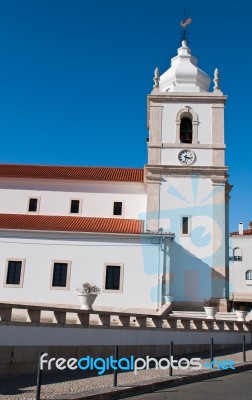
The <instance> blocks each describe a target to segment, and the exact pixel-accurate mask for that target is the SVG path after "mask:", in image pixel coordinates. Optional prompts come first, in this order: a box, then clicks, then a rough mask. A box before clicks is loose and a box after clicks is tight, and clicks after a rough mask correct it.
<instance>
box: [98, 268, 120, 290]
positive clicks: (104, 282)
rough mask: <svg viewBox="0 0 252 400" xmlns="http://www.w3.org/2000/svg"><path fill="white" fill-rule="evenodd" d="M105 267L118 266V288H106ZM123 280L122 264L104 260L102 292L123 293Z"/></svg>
mask: <svg viewBox="0 0 252 400" xmlns="http://www.w3.org/2000/svg"><path fill="white" fill-rule="evenodd" d="M107 267H120V278H119V289H106V275H107ZM123 280H124V264H123V263H111V262H105V263H104V266H103V280H102V292H103V293H123Z"/></svg>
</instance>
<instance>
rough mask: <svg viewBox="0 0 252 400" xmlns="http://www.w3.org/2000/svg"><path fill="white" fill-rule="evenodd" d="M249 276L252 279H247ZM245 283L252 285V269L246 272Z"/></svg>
mask: <svg viewBox="0 0 252 400" xmlns="http://www.w3.org/2000/svg"><path fill="white" fill-rule="evenodd" d="M247 274H248V275H249V276H250V277H251V278H249V279H248V278H247ZM245 282H246V285H252V269H248V270H247V271H246V272H245Z"/></svg>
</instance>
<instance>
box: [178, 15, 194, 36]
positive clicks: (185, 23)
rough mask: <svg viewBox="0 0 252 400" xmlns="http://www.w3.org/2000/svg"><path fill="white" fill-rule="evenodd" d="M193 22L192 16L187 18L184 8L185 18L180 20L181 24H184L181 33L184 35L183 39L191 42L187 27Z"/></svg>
mask: <svg viewBox="0 0 252 400" xmlns="http://www.w3.org/2000/svg"><path fill="white" fill-rule="evenodd" d="M191 22H192V18H186V17H185V10H184V20H183V21H180V26H182V28H183V30H182V32H181V33H180V34H181V37H182V41H183V40H186V42H187V43H189V41H188V35H189V33H188V32H187V30H186V28H187V25H189V24H191Z"/></svg>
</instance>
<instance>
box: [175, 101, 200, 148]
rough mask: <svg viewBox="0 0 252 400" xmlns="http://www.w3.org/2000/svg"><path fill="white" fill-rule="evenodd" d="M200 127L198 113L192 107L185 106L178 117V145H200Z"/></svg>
mask: <svg viewBox="0 0 252 400" xmlns="http://www.w3.org/2000/svg"><path fill="white" fill-rule="evenodd" d="M198 125H199V119H198V115H197V114H196V112H195V111H194V110H193V109H192V108H191V107H190V106H185V108H183V109H182V110H180V111H179V112H178V113H177V116H176V143H178V144H179V143H197V144H198V143H199V142H198Z"/></svg>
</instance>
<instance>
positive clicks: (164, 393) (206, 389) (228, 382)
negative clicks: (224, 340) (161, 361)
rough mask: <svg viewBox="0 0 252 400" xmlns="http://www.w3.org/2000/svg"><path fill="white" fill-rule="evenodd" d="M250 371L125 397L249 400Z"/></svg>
mask: <svg viewBox="0 0 252 400" xmlns="http://www.w3.org/2000/svg"><path fill="white" fill-rule="evenodd" d="M251 392H252V371H246V372H240V373H239V374H235V375H229V376H223V377H218V378H216V379H210V380H207V381H204V382H196V383H191V384H190V385H183V386H177V387H173V388H170V389H164V390H160V391H157V392H154V393H150V394H144V395H142V396H134V397H125V399H131V400H154V399H155V400H167V399H172V400H213V399H218V400H227V399H228V400H237V399H239V400H251V397H252V395H251Z"/></svg>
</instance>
